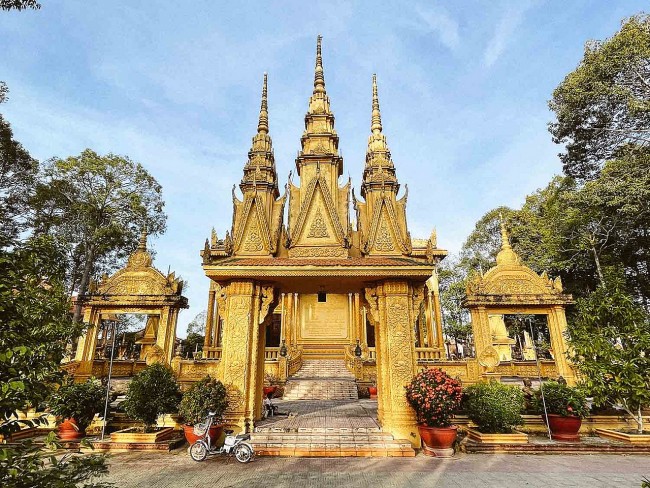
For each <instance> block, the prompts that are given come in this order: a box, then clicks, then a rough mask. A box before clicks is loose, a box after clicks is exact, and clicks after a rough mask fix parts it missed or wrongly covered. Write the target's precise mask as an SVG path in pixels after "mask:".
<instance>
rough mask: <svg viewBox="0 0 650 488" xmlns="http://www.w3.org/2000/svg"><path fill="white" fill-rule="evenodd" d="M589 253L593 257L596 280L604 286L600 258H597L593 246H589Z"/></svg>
mask: <svg viewBox="0 0 650 488" xmlns="http://www.w3.org/2000/svg"><path fill="white" fill-rule="evenodd" d="M591 252H592V253H593V255H594V262H595V263H596V273H598V279H599V280H600V284H601V285H603V286H604V285H605V277H604V276H603V270H602V268H601V267H600V258H599V257H598V252H597V251H596V247H595V246H593V245H592V246H591Z"/></svg>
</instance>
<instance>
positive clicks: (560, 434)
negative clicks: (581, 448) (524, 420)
mask: <svg viewBox="0 0 650 488" xmlns="http://www.w3.org/2000/svg"><path fill="white" fill-rule="evenodd" d="M543 418H544V416H543V415H542V419H543ZM581 425H582V419H581V418H580V417H573V416H572V417H564V416H563V415H556V414H552V413H550V414H548V426H549V428H550V429H551V439H554V440H556V441H565V442H579V441H580V435H579V434H578V431H579V430H580V426H581Z"/></svg>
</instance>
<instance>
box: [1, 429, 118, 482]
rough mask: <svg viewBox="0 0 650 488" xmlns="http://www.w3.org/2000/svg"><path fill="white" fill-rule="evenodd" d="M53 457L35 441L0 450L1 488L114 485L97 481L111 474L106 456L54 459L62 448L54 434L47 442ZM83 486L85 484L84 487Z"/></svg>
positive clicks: (76, 456) (77, 456) (78, 456)
mask: <svg viewBox="0 0 650 488" xmlns="http://www.w3.org/2000/svg"><path fill="white" fill-rule="evenodd" d="M46 448H47V449H48V450H50V451H51V453H50V455H49V456H48V455H44V452H43V449H42V447H41V446H38V445H36V444H34V443H33V442H31V441H25V442H23V443H21V444H18V445H14V446H11V447H7V446H2V447H0V485H1V486H3V487H6V488H52V487H57V488H58V487H60V488H75V487H77V486H82V487H83V488H111V487H112V486H114V485H113V483H105V482H99V481H95V479H96V478H98V477H101V476H104V475H105V474H107V473H108V466H107V465H106V461H105V457H104V456H102V455H96V454H91V455H66V456H63V457H62V458H57V457H55V456H54V451H55V450H56V449H57V448H60V446H59V445H58V443H57V442H56V441H55V440H54V432H51V433H50V435H49V436H48V438H47V439H46ZM82 483H83V484H82Z"/></svg>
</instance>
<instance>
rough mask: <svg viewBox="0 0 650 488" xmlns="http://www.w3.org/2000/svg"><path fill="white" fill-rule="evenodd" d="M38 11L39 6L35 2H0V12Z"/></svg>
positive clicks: (17, 0) (9, 0) (23, 0)
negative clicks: (29, 9)
mask: <svg viewBox="0 0 650 488" xmlns="http://www.w3.org/2000/svg"><path fill="white" fill-rule="evenodd" d="M28 8H31V9H34V10H38V9H39V8H41V4H40V3H38V2H37V1H36V0H0V10H26V9H28Z"/></svg>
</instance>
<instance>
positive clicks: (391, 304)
mask: <svg viewBox="0 0 650 488" xmlns="http://www.w3.org/2000/svg"><path fill="white" fill-rule="evenodd" d="M377 296H378V303H377V304H378V309H379V310H378V311H379V324H378V325H379V327H378V328H376V329H375V333H376V339H378V340H379V342H380V347H379V349H378V351H377V370H378V373H379V371H381V374H378V378H377V380H378V388H379V395H380V398H381V397H383V398H382V400H381V405H382V410H381V414H379V415H378V416H379V422H380V423H381V425H382V428H383V430H384V431H387V432H390V433H391V434H393V435H394V436H396V437H397V438H399V439H409V440H410V441H411V442H412V444H413V445H414V446H416V447H419V445H420V437H419V434H418V429H417V424H416V419H415V414H414V412H413V410H412V409H411V407H410V406H409V404H408V402H407V401H406V393H405V390H404V386H406V385H407V384H408V383H409V382H410V381H411V379H412V378H413V376H414V375H415V373H416V361H415V346H414V344H415V337H414V331H413V323H414V320H415V317H413V316H412V315H413V313H412V310H413V303H412V302H413V289H412V287H411V286H410V285H409V283H408V282H406V281H385V282H384V283H383V284H382V285H380V286H379V287H378V288H377Z"/></svg>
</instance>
